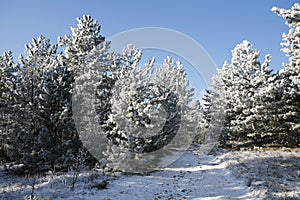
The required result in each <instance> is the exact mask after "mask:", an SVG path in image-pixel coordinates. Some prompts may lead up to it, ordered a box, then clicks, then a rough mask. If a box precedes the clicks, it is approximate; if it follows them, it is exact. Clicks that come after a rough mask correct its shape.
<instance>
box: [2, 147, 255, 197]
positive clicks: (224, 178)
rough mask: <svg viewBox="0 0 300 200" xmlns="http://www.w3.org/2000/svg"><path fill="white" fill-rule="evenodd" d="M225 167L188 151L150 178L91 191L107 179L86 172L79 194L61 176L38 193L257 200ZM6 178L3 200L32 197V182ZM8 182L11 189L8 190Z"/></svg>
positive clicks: (43, 182)
mask: <svg viewBox="0 0 300 200" xmlns="http://www.w3.org/2000/svg"><path fill="white" fill-rule="evenodd" d="M225 165H226V163H224V162H219V161H218V160H216V159H215V157H214V156H205V157H204V158H203V159H200V157H199V156H198V155H196V154H194V153H192V152H190V151H187V152H186V153H185V154H184V155H183V156H182V157H181V158H180V159H178V160H177V161H176V162H174V163H173V164H172V165H171V166H169V167H168V168H165V169H163V170H160V171H157V172H153V173H151V174H150V175H148V176H139V175H130V176H129V175H126V176H125V175H123V176H119V177H117V178H115V179H114V180H110V181H109V184H108V186H107V189H103V190H98V189H95V188H94V189H91V186H92V185H93V184H95V183H97V182H98V183H99V182H100V180H101V179H102V178H103V177H101V176H97V177H96V178H95V177H93V178H91V177H92V176H93V175H92V174H91V173H89V172H83V173H81V174H80V177H79V180H78V182H77V183H76V187H75V191H71V190H70V188H67V186H66V185H68V184H65V183H68V177H67V175H66V174H61V175H54V176H52V177H51V176H49V175H48V176H47V177H41V178H40V179H39V181H38V182H37V184H36V189H35V192H34V193H35V196H36V197H39V198H38V199H69V200H71V199H72V200H73V199H74V200H76V199H91V200H109V199H111V200H119V199H120V200H121V199H122V200H123V199H130V200H143V199H145V200H148V199H149V200H153V199H156V200H158V199H204V200H209V199H214V200H223V199H224V200H225V199H244V200H246V199H247V200H248V199H250V200H251V199H257V198H255V197H252V196H251V192H250V191H249V189H248V188H247V187H246V185H245V182H243V181H242V180H237V179H236V178H235V177H234V176H233V174H232V173H231V172H230V171H229V170H228V169H226V167H225ZM5 176H7V175H5ZM4 178H5V181H3V180H2V181H1V178H0V199H25V198H26V197H28V195H29V194H30V189H31V188H30V182H32V181H30V180H28V179H26V178H20V177H18V178H17V177H14V178H11V177H4ZM69 178H70V177H69ZM5 182H6V183H5ZM8 182H10V183H9V185H10V188H7V187H6V188H5V185H7V183H8ZM25 185H26V186H25ZM9 190H11V191H9Z"/></svg>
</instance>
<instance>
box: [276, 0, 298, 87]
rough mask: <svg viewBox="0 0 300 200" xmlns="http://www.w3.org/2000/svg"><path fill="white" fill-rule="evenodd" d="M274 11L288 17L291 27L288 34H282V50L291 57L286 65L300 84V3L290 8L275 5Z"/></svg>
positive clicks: (287, 69)
mask: <svg viewBox="0 0 300 200" xmlns="http://www.w3.org/2000/svg"><path fill="white" fill-rule="evenodd" d="M272 11H273V12H275V13H276V14H277V15H279V16H280V17H282V18H284V19H286V25H288V27H289V28H290V29H289V32H288V34H286V33H283V34H282V40H283V42H282V43H281V46H282V51H283V52H284V53H285V54H286V56H287V57H288V58H289V63H285V64H284V67H285V70H286V72H288V73H289V75H290V76H291V78H292V79H293V81H295V82H296V83H297V84H300V4H299V3H295V4H294V5H293V6H292V8H291V9H289V10H286V9H280V8H277V7H273V8H272Z"/></svg>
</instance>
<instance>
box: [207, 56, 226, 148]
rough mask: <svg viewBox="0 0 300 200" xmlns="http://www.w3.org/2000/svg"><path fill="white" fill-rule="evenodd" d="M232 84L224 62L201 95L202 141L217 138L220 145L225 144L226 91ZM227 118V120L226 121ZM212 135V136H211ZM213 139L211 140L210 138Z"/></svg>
mask: <svg viewBox="0 0 300 200" xmlns="http://www.w3.org/2000/svg"><path fill="white" fill-rule="evenodd" d="M231 86H232V71H231V70H230V69H229V65H228V64H227V63H226V62H225V63H224V65H223V67H222V68H221V69H217V74H216V75H215V76H213V77H212V81H211V83H210V88H209V89H207V90H206V93H205V94H204V97H203V125H202V128H203V131H204V133H205V134H204V143H205V141H206V142H209V140H210V141H211V142H212V141H213V140H214V141H217V140H219V141H220V144H221V145H224V144H225V140H226V138H227V137H226V136H227V134H225V133H227V131H228V123H226V122H227V121H228V120H229V119H228V117H229V115H226V112H225V109H226V108H227V106H229V104H227V100H228V97H230V95H228V91H229V88H230V87H231ZM226 120H227V121H226ZM212 136H213V137H212ZM216 137H217V138H216ZM212 139H213V140H212Z"/></svg>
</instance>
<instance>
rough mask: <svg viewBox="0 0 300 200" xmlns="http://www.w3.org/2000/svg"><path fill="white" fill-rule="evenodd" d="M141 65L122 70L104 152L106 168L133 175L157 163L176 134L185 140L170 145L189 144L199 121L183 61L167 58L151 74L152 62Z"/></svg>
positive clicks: (135, 63) (113, 96)
mask: <svg viewBox="0 0 300 200" xmlns="http://www.w3.org/2000/svg"><path fill="white" fill-rule="evenodd" d="M136 55H140V54H139V53H137V54H136ZM134 60H136V61H138V60H139V59H134ZM128 64H130V63H128ZM137 64H138V63H137V62H133V64H132V65H131V66H129V67H127V69H130V70H126V71H124V72H123V73H121V75H120V78H119V80H118V81H117V82H116V84H115V86H114V89H113V95H112V101H111V104H112V112H111V114H110V115H109V119H108V126H109V127H110V131H109V133H108V140H109V146H108V150H107V152H106V155H107V156H108V165H107V166H108V167H111V168H112V169H114V170H121V171H127V172H135V173H139V172H145V171H148V170H153V169H154V168H156V167H159V164H158V163H159V161H160V160H159V158H160V157H161V156H163V154H162V153H161V154H160V156H158V155H157V152H160V151H162V147H164V146H167V145H169V144H170V143H171V141H172V140H173V139H174V138H175V137H180V138H181V141H180V139H178V138H177V141H180V142H177V143H176V142H175V143H176V144H172V145H171V144H170V145H171V146H173V147H174V148H175V147H178V148H182V145H184V144H187V145H188V144H190V143H191V142H192V140H193V136H191V135H192V134H193V133H194V132H193V131H194V130H193V131H191V130H190V129H191V128H195V124H196V123H195V122H194V121H190V120H191V118H193V117H191V118H189V117H188V115H191V113H192V112H191V109H190V110H189V109H188V108H189V107H188V104H189V103H190V102H191V97H192V95H193V90H190V89H188V85H189V84H188V81H187V80H186V78H185V76H186V75H185V71H184V70H183V68H182V65H181V64H180V63H177V64H176V65H175V64H174V62H173V60H172V59H171V58H170V57H168V58H167V59H166V60H165V62H164V64H163V66H162V67H161V68H160V69H158V70H157V71H156V73H155V75H153V60H150V61H149V63H148V64H147V65H146V66H145V67H137ZM153 76H154V77H153ZM151 77H153V80H152V78H151ZM193 120H194V118H193ZM180 134H186V135H180ZM178 135H179V136H178ZM189 140H191V141H189ZM189 142H190V143H189ZM183 143H184V144H183ZM154 155H156V156H154Z"/></svg>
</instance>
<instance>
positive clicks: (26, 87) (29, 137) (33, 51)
mask: <svg viewBox="0 0 300 200" xmlns="http://www.w3.org/2000/svg"><path fill="white" fill-rule="evenodd" d="M25 47H26V50H25V54H26V58H23V56H22V55H21V56H20V58H19V65H18V68H17V69H18V70H17V71H16V72H15V76H16V77H15V80H14V81H15V85H16V87H15V90H14V96H15V98H14V101H13V103H14V105H13V108H14V110H15V111H17V113H14V118H13V119H14V120H13V123H14V124H13V126H14V130H13V132H11V136H10V139H11V140H10V142H11V143H13V144H14V145H13V146H14V147H15V148H14V150H13V158H12V159H13V160H15V161H17V162H21V163H23V164H25V166H26V167H28V168H34V167H36V166H38V165H39V164H40V163H41V162H43V159H44V158H43V153H44V152H45V151H44V148H46V147H44V145H46V144H48V145H49V144H50V143H47V142H49V141H47V142H44V143H43V142H41V141H40V140H39V139H40V136H41V134H42V133H45V134H50V133H49V130H48V128H47V126H46V124H47V122H48V119H49V118H48V112H49V111H50V110H51V108H49V107H44V105H43V102H45V101H47V100H45V99H44V98H45V93H44V90H45V88H46V87H47V85H46V82H45V77H46V74H47V73H48V71H49V70H50V69H51V68H52V67H53V66H55V65H56V59H55V54H56V46H55V45H51V44H50V41H49V40H48V39H45V37H43V36H40V37H39V38H38V39H37V40H36V39H32V43H30V44H28V45H26V46H25ZM47 138H48V139H51V136H47Z"/></svg>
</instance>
